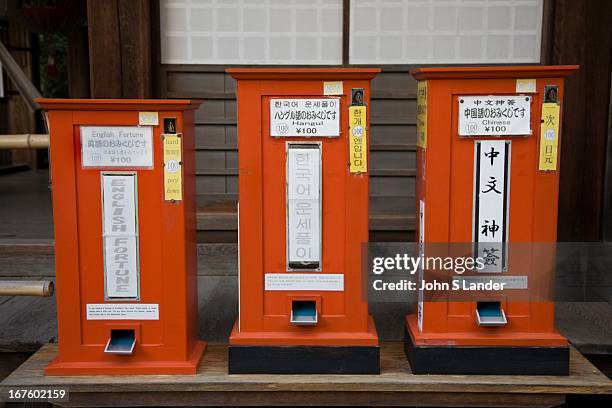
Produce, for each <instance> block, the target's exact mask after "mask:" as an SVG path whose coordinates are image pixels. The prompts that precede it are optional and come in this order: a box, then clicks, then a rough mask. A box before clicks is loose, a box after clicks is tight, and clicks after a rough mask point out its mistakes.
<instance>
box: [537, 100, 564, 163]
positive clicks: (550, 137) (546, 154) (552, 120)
mask: <svg viewBox="0 0 612 408" xmlns="http://www.w3.org/2000/svg"><path fill="white" fill-rule="evenodd" d="M559 111H560V109H559V105H558V104H557V103H543V104H542V123H541V124H540V164H539V167H538V168H539V169H540V170H553V171H554V170H557V151H558V146H559Z"/></svg>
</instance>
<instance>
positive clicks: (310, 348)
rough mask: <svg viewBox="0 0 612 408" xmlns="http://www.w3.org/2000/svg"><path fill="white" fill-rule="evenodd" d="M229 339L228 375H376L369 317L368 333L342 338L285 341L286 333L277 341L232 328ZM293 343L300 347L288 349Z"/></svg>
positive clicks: (377, 368) (377, 361) (374, 337)
mask: <svg viewBox="0 0 612 408" xmlns="http://www.w3.org/2000/svg"><path fill="white" fill-rule="evenodd" d="M230 339H231V341H232V343H233V344H231V345H230V346H229V348H228V364H229V373H230V374H380V347H379V345H378V334H377V332H376V326H375V325H374V321H373V319H372V318H371V317H370V324H369V330H368V332H366V333H358V334H357V335H356V334H355V333H346V337H345V338H342V337H340V336H339V335H338V333H333V334H330V336H328V337H326V336H325V334H324V333H321V332H317V334H316V338H315V337H313V338H310V339H307V338H306V337H304V336H299V337H297V336H296V337H293V338H291V337H287V333H279V336H277V337H275V336H271V334H270V333H266V335H265V337H264V336H262V337H261V338H255V337H253V335H251V334H249V335H248V336H244V335H243V334H241V333H240V332H238V327H237V325H234V329H233V331H232V334H231V336H230ZM297 340H299V341H300V342H301V343H302V344H301V345H295V346H291V345H288V344H290V343H291V342H292V341H297ZM235 343H241V344H235ZM256 343H259V345H255V344H256ZM274 343H276V344H274ZM304 343H312V344H309V345H304ZM321 343H339V344H335V345H321ZM342 343H344V344H342ZM279 344H283V345H279Z"/></svg>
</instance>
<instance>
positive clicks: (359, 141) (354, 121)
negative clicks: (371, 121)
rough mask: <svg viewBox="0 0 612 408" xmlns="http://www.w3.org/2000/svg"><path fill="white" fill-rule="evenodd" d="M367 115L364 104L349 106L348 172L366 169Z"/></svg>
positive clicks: (362, 171) (365, 170)
mask: <svg viewBox="0 0 612 408" xmlns="http://www.w3.org/2000/svg"><path fill="white" fill-rule="evenodd" d="M367 127H368V126H367V115H366V107H365V106H350V107H349V163H350V165H349V172H351V173H366V172H367V171H368V141H367V134H366V133H367Z"/></svg>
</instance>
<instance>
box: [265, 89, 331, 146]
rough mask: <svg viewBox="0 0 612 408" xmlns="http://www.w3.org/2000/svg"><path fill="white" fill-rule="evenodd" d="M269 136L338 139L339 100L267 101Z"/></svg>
mask: <svg viewBox="0 0 612 408" xmlns="http://www.w3.org/2000/svg"><path fill="white" fill-rule="evenodd" d="M270 135H271V136H274V137H286V136H302V137H338V136H340V99H339V98H321V99H275V98H273V99H270Z"/></svg>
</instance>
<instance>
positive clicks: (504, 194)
mask: <svg viewBox="0 0 612 408" xmlns="http://www.w3.org/2000/svg"><path fill="white" fill-rule="evenodd" d="M510 146H511V144H510V141H508V140H479V141H477V142H476V143H475V149H474V158H475V165H474V170H475V177H474V242H475V243H476V256H477V257H481V258H483V259H484V264H485V268H482V269H480V270H478V272H502V271H503V270H504V269H505V267H506V246H505V244H506V236H507V231H508V192H509V186H510Z"/></svg>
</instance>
